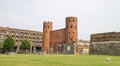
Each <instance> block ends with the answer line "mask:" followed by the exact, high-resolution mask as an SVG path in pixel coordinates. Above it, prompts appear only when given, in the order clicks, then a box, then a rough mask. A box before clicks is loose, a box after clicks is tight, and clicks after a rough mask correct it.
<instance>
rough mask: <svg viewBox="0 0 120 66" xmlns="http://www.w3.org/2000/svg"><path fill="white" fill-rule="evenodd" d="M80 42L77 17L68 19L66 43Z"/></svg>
mask: <svg viewBox="0 0 120 66" xmlns="http://www.w3.org/2000/svg"><path fill="white" fill-rule="evenodd" d="M77 41H78V28H77V17H67V18H66V43H68V44H71V43H72V42H77Z"/></svg>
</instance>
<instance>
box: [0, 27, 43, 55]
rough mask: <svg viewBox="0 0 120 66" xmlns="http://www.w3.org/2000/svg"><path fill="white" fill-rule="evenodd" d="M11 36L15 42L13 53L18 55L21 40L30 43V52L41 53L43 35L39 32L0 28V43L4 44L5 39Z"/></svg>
mask: <svg viewBox="0 0 120 66" xmlns="http://www.w3.org/2000/svg"><path fill="white" fill-rule="evenodd" d="M8 36H11V37H12V38H13V39H14V41H15V47H14V49H15V51H16V52H17V53H18V51H19V49H20V45H21V42H22V40H23V39H25V38H26V39H28V40H29V41H30V44H31V47H30V52H31V53H32V52H34V53H36V52H40V51H42V43H43V33H42V32H39V31H32V30H24V29H16V28H9V27H0V42H4V41H5V39H6V38H7V37H8Z"/></svg>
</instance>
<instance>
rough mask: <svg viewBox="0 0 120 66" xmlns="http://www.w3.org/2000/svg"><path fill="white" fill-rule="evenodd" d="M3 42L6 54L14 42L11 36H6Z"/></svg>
mask: <svg viewBox="0 0 120 66" xmlns="http://www.w3.org/2000/svg"><path fill="white" fill-rule="evenodd" d="M3 44H4V45H3V46H4V49H5V52H7V54H8V52H10V51H11V50H12V49H13V48H14V45H15V42H14V40H13V38H12V37H11V36H8V37H7V38H6V39H5V42H4V43H3Z"/></svg>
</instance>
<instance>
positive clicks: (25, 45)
mask: <svg viewBox="0 0 120 66" xmlns="http://www.w3.org/2000/svg"><path fill="white" fill-rule="evenodd" d="M20 49H21V50H22V52H26V53H27V50H28V49H30V41H29V40H28V39H23V40H22V44H21V46H20Z"/></svg>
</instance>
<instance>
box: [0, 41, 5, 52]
mask: <svg viewBox="0 0 120 66" xmlns="http://www.w3.org/2000/svg"><path fill="white" fill-rule="evenodd" d="M3 45H4V44H3V43H0V53H2V51H3V49H4V47H3Z"/></svg>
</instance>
